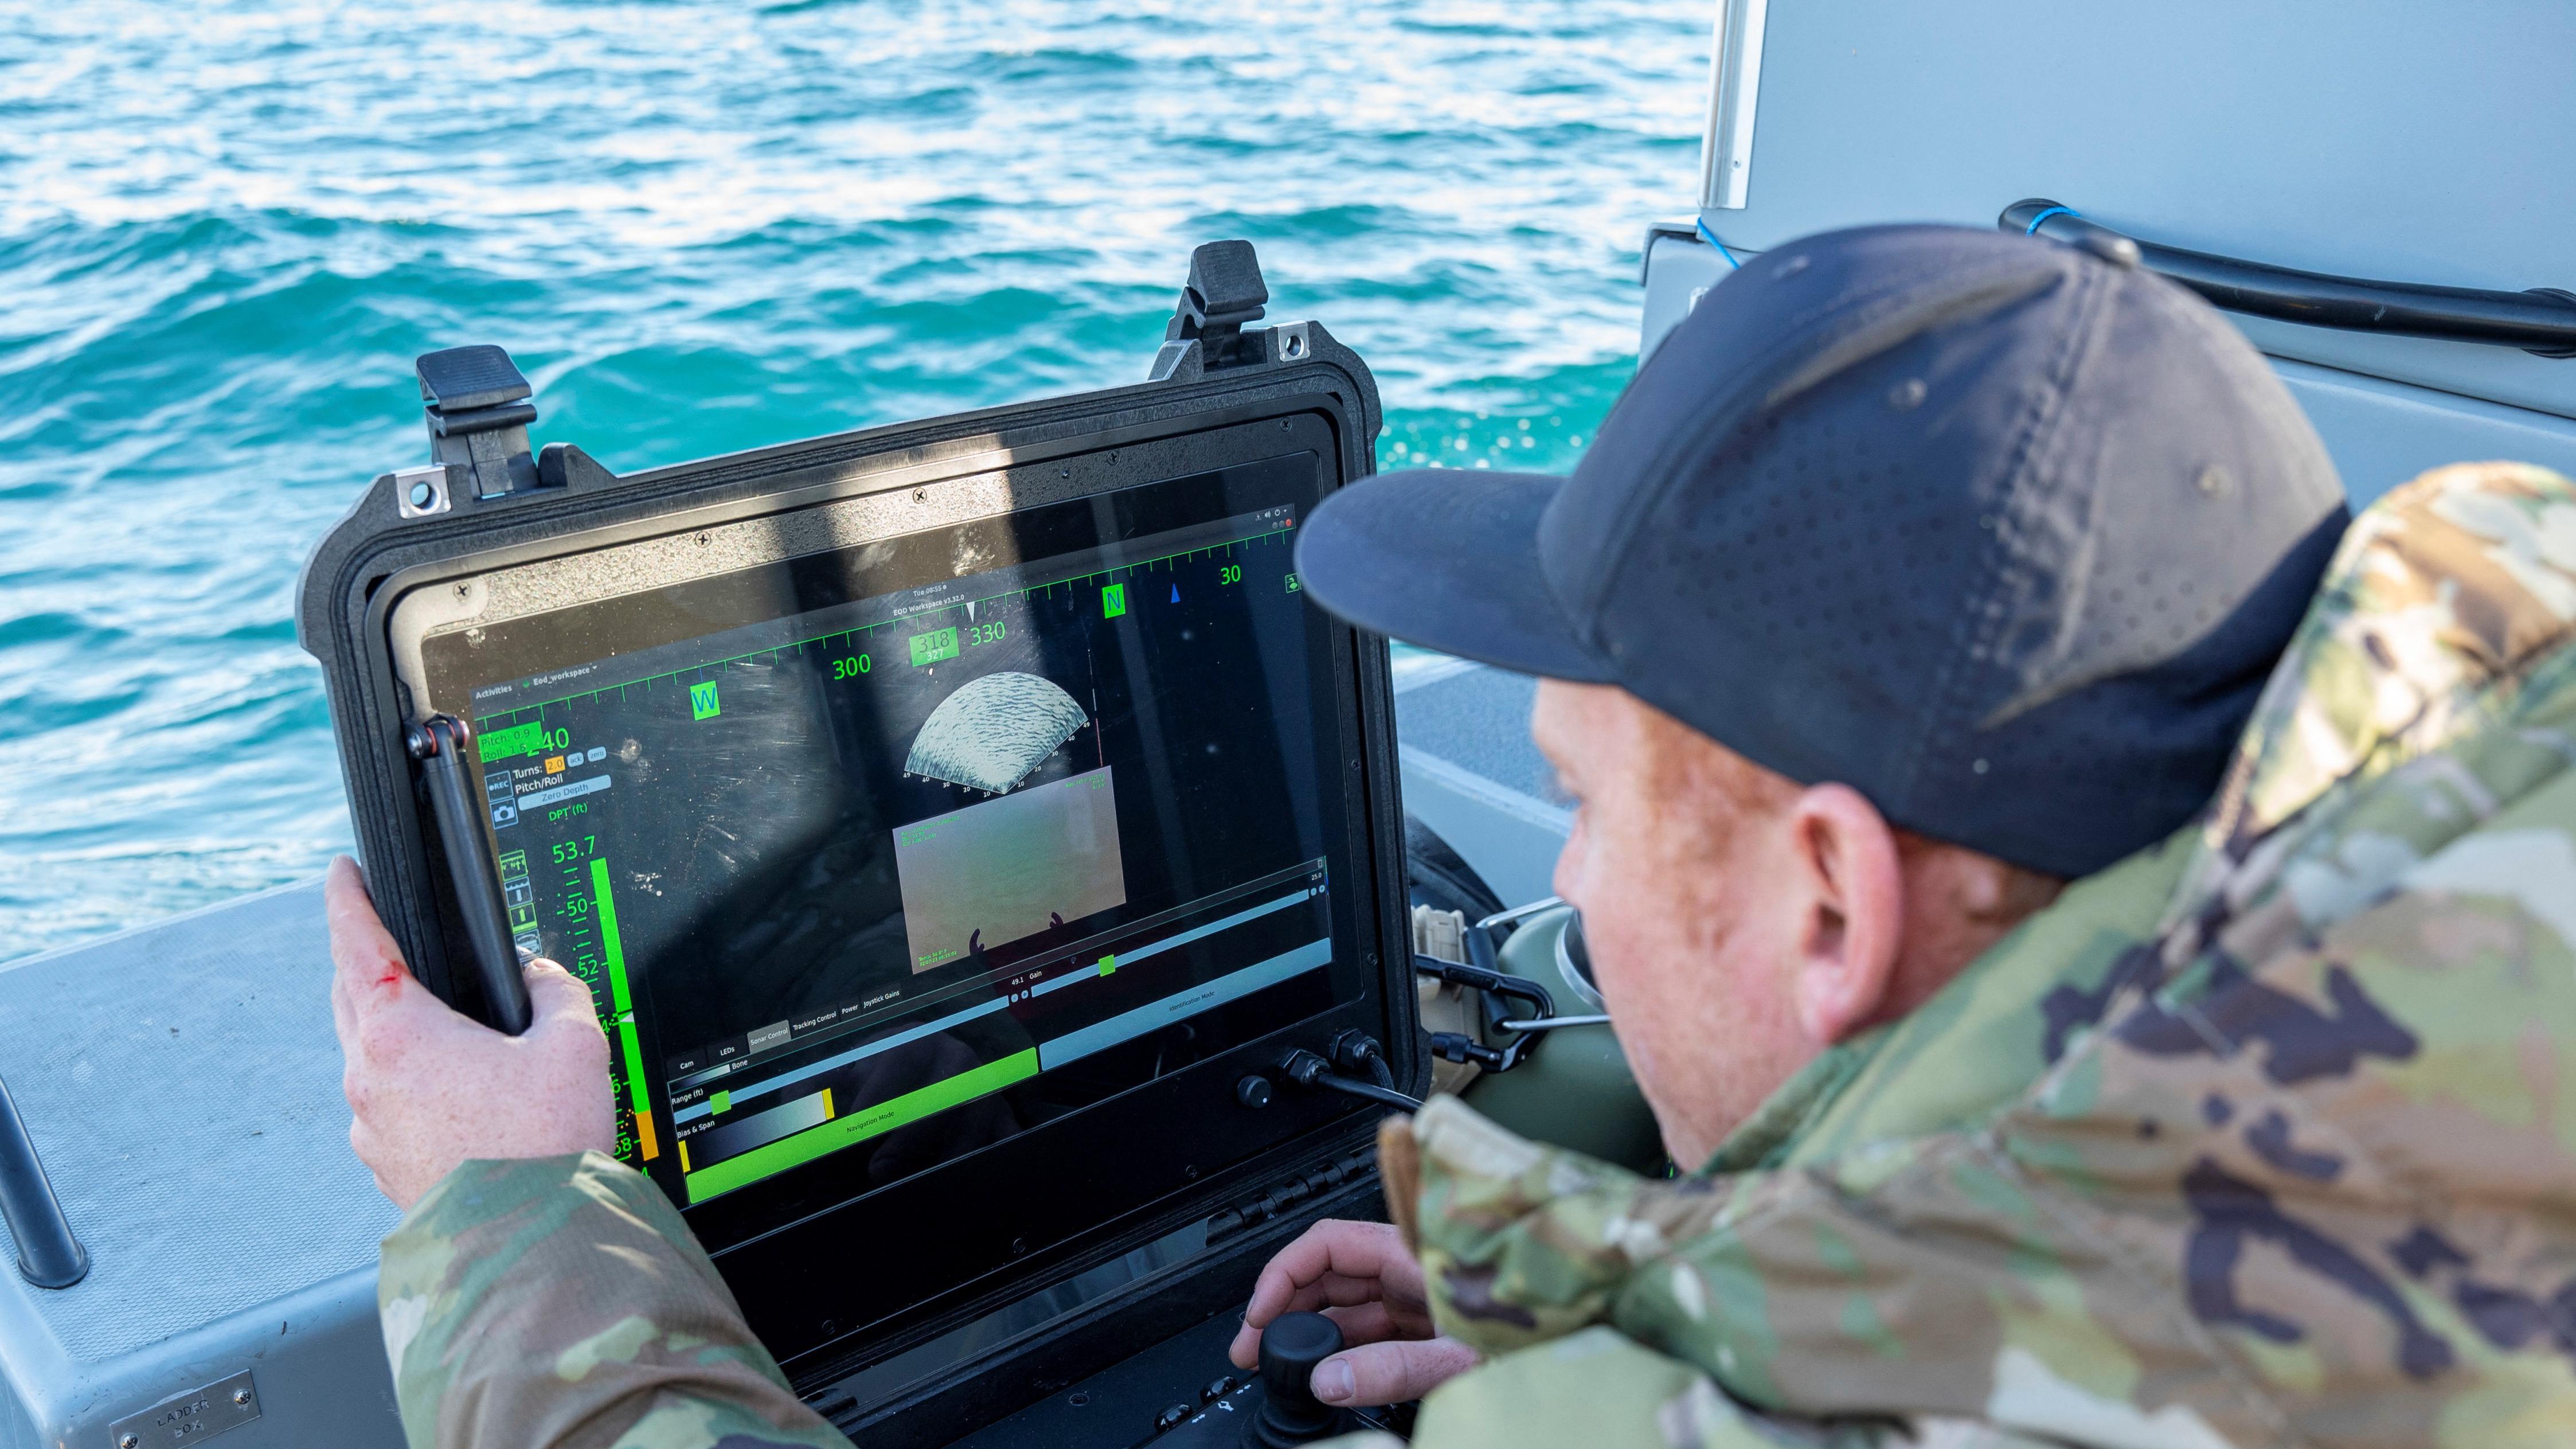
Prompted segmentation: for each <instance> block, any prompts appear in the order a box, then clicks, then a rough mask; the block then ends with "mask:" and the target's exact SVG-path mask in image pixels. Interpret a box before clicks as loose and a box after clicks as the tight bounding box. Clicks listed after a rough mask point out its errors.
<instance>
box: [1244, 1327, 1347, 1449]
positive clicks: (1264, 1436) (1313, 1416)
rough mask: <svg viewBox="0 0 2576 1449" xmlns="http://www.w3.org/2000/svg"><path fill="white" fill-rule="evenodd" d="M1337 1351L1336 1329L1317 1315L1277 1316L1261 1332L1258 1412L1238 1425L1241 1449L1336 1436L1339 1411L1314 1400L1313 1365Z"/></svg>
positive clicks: (1274, 1448)
mask: <svg viewBox="0 0 2576 1449" xmlns="http://www.w3.org/2000/svg"><path fill="white" fill-rule="evenodd" d="M1341 1351H1342V1329H1341V1325H1340V1324H1337V1323H1335V1322H1333V1320H1331V1319H1329V1318H1326V1317H1325V1316H1324V1315H1322V1314H1320V1313H1282V1314H1280V1315H1279V1316H1278V1317H1277V1318H1276V1319H1274V1320H1272V1321H1271V1324H1270V1326H1269V1327H1268V1328H1265V1329H1263V1330H1262V1331H1261V1407H1260V1408H1259V1409H1257V1410H1255V1411H1254V1413H1253V1415H1252V1417H1251V1418H1250V1419H1249V1420H1247V1421H1246V1422H1245V1423H1244V1426H1243V1442H1244V1444H1245V1446H1246V1449H1282V1446H1284V1445H1289V1444H1305V1443H1310V1442H1312V1441H1314V1440H1317V1439H1323V1438H1327V1437H1330V1436H1331V1435H1334V1434H1337V1433H1340V1432H1341V1431H1342V1428H1343V1423H1342V1411H1341V1410H1339V1409H1336V1408H1334V1407H1332V1406H1331V1405H1329V1404H1324V1403H1320V1402H1318V1401H1317V1400H1316V1398H1315V1384H1314V1378H1315V1365H1317V1364H1319V1363H1322V1362H1323V1361H1324V1360H1326V1359H1328V1358H1331V1357H1332V1356H1333V1355H1334V1354H1337V1353H1340V1352H1341Z"/></svg>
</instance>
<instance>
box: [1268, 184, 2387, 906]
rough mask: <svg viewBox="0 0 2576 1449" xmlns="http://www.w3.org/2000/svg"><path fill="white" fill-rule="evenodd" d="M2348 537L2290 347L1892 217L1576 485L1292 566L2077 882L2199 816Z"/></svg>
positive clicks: (1353, 602) (2172, 291)
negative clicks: (2288, 361) (2275, 360)
mask: <svg viewBox="0 0 2576 1449" xmlns="http://www.w3.org/2000/svg"><path fill="white" fill-rule="evenodd" d="M2348 517H2349V515H2348V513H2347V512H2346V509H2345V506H2344V491H2343V487H2342V484H2341V483H2340V482H2339V481H2338V480H2337V478H2336V476H2335V471H2334V465H2333V464H2332V463H2331V462H2329V461H2328V459H2327V457H2326V452H2325V448H2324V445H2323V444H2321V443H2320V442H2319V441H2318V439H2317V435H2316V431H2315V429H2313V428H2311V427H2310V426H2309V425H2308V421H2307V418H2306V417H2305V416H2304V415H2303V414H2301V413H2300V411H2299V408H2298V405H2297V404H2296V403H2294V402H2292V401H2291V400H2290V395H2289V393H2288V391H2287V390H2285V389H2284V388H2283V387H2282V385H2281V382H2280V380H2279V379H2278V378H2277V377H2275V376H2274V375H2273V373H2272V370H2271V368H2270V367H2268V366H2267V365H2266V364H2265V363H2264V361H2263V359H2262V357H2261V356H2260V355H2259V354H2257V353H2256V352H2255V350H2254V349H2253V348H2252V347H2251V346H2249V345H2248V344H2247V343H2246V341H2245V339H2244V338H2243V337H2242V336H2240V335H2238V333H2237V332H2236V330H2235V328H2234V327H2232V326H2230V325H2229V324H2228V323H2227V322H2226V321H2225V320H2224V319H2223V318H2221V317H2220V316H2219V315H2218V313H2217V312H2215V311H2214V310H2212V309H2211V308H2210V307H2209V306H2208V304H2206V303H2204V302H2202V301H2200V300H2199V299H2198V298H2196V297H2193V296H2191V295H2190V294H2189V293H2187V292H2185V291H2183V290H2182V289H2181V288H2179V287H2177V286H2174V285H2173V284H2172V283H2170V282H2167V281H2165V280H2164V279H2163V278H2160V277H2158V276H2155V275H2154V274H2153V273H2150V272H2147V271H2144V270H2141V269H2140V268H2138V267H2137V266H2136V264H2135V260H2134V256H2133V255H2122V254H2120V253H2118V252H2109V253H2106V254H2099V255H2097V254H2096V253H2095V252H2093V251H2089V250H2085V249H2082V248H2079V247H2072V246H2066V245H2062V244H2060V243H2057V242H2052V241H2045V240H2040V239H2036V238H2030V237H2022V236H2013V235H2008V234H2005V233H2001V232H1995V231H1986V230H1971V229H1967V228H1960V227H1940V226H1883V227H1864V228H1859V229H1855V230H1850V231H1837V232H1827V233H1824V234H1821V235H1818V236H1812V237H1808V238H1806V239H1804V240H1802V241H1797V242H1793V243H1790V244H1788V245H1785V246H1782V247H1779V248H1777V249H1775V250H1773V251H1770V252H1767V253H1765V254H1763V255H1762V256H1760V257H1758V258H1755V259H1754V260H1752V261H1748V262H1746V263H1745V264H1744V266H1743V267H1742V269H1741V270H1739V271H1737V272H1735V273H1733V274H1732V275H1730V276H1729V277H1728V278H1727V279H1726V280H1725V281H1724V282H1723V283H1721V284H1720V285H1718V286H1716V287H1714V288H1712V289H1710V291H1709V292H1708V294H1707V295H1706V296H1705V297H1703V298H1701V300H1700V302H1699V305H1698V306H1697V307H1696V308H1695V309H1694V310H1693V311H1692V313H1691V315H1690V316H1689V317H1688V318H1687V319H1686V320H1684V321H1683V322H1682V323H1681V324H1680V325H1679V326H1678V327H1676V328H1675V329H1674V330H1673V332H1672V333H1671V334H1670V335H1669V336H1668V337H1667V338H1666V340H1665V341H1664V343H1663V345H1662V346H1660V347H1658V348H1657V349H1656V350H1655V353H1654V355H1653V356H1652V357H1650V358H1648V359H1647V360H1646V363H1645V365H1644V366H1643V367H1642V368H1640V369H1639V371H1638V373H1637V376H1636V378H1635V379H1634V380H1633V381H1632V382H1631V383H1630V384H1629V386H1628V389H1627V391H1626V392H1625V393H1624V394H1623V395H1622V396H1621V397H1620V399H1619V402H1618V404H1617V406H1615V407H1614V408H1612V409H1611V412H1610V415H1609V417H1608V418H1607V419H1605V420H1604V421H1603V423H1602V425H1601V430H1600V433H1599V436H1598V437H1597V438H1595V439H1594V441H1593V445H1592V447H1591V449H1590V450H1589V451H1588V452H1586V453H1585V455H1584V457H1583V460H1582V461H1581V463H1579V464H1578V465H1577V466H1576V468H1575V470H1574V473H1573V476H1571V477H1564V478H1561V477H1556V476H1552V475H1542V474H1527V473H1520V474H1515V473H1499V472H1485V471H1456V470H1431V471H1415V472H1403V473H1389V474H1385V475H1382V476H1380V477H1376V478H1371V479H1367V480H1364V481H1362V482H1360V483H1357V484H1355V485H1353V486H1351V487H1349V488H1346V489H1344V490H1342V491H1341V492H1340V493H1338V494H1335V495H1334V496H1333V497H1331V498H1329V499H1327V500H1326V501H1325V502H1324V503H1323V504H1322V506H1320V507H1319V508H1317V509H1316V510H1315V512H1314V514H1313V516H1312V517H1311V518H1310V519H1309V520H1308V522H1307V525H1306V527H1305V528H1304V529H1303V530H1301V533H1302V535H1303V536H1302V537H1301V538H1300V539H1299V541H1298V545H1297V567H1298V574H1299V577H1300V579H1301V580H1302V581H1303V583H1304V586H1305V588H1306V589H1307V591H1308V592H1309V593H1311V594H1312V595H1313V596H1314V598H1315V600H1316V601H1317V602H1318V603H1320V604H1322V605H1323V606H1324V607H1325V608H1327V609H1330V610H1331V611H1333V612H1334V613H1335V614H1338V615H1340V616H1341V617H1343V618H1345V619H1347V620H1349V621H1350V622H1352V623H1354V624H1357V625H1358V626H1360V627H1361V628H1364V629H1370V630H1374V631H1377V632H1379V633H1383V634H1389V635H1393V636H1395V637H1398V638H1401V639H1406V640H1410V641H1412V642H1415V643H1418V644H1422V645H1424V646H1427V647H1429V648H1432V649H1438V650H1443V651H1446V652H1448V653H1452V654H1457V655H1462V656H1465V657H1467V658H1470V659H1477V660H1482V661H1484V662H1486V663H1490V664H1495V665H1499V666H1501V667H1503V668H1506V669H1513V670H1518V671H1521V672H1524V673H1529V674H1538V675H1545V676H1550V677H1553V678H1557V679H1566V680H1574V681H1578V682H1583V683H1592V684H1614V685H1618V686H1620V687H1621V688H1623V689H1626V690H1628V691H1629V692H1630V693H1632V694H1634V695H1636V696H1637V697H1639V698H1640V699H1643V700H1645V701H1646V702H1647V703H1649V704H1652V705H1654V706H1655V707H1657V708H1659V709H1661V710H1663V711H1665V712H1666V713H1668V714H1671V715H1673V716H1675V717H1676V718H1678V719H1680V720H1681V721H1683V722H1684V723H1686V724H1688V725H1690V726H1692V727H1693V728H1695V729H1698V730H1700V731H1701V732H1702V733H1704V734H1706V735H1708V736H1709V737H1710V738H1712V739H1715V740H1716V741H1718V742H1719V743H1720V744H1723V745H1725V746H1726V747H1728V748H1729V749H1732V750H1734V751H1735V752H1737V753H1738V754H1741V755H1743V756H1745V757H1746V758H1748V759H1751V760H1752V761H1754V762H1755V763H1757V764H1760V765H1763V766H1765V767H1767V768H1769V769H1771V770H1774V771H1776V772H1778V773H1780V774H1782V775H1786V776H1788V777H1789V778H1790V779H1793V780H1797V781H1800V782H1802V783H1808V784H1814V783H1818V782H1823V781H1839V782H1841V783H1843V784H1847V785H1850V786H1852V787H1853V788H1855V789H1857V790H1859V791H1861V792H1862V793H1863V794H1865V795H1867V796H1868V797H1869V799H1870V801H1871V802H1872V803H1873V804H1874V805H1876V806H1877V807H1878V809H1879V811H1880V812H1881V813H1882V814H1884V815H1885V816H1886V817H1887V818H1888V820H1889V821H1891V822H1892V823H1894V824H1896V825H1898V826H1901V827H1903V828H1905V829H1908V830H1912V831H1915V832H1917V833H1919V834H1922V835H1925V836H1929V837H1931V838H1933V839H1936V840H1945V841H1949V842H1952V843H1955V844H1959V845H1964V846H1967V847H1969V848H1971V849H1974V850H1979V851H1984V852H1986V853H1988V854H1991V855H1995V856H1998V857H2000V858H2002V859H2004V860H2007V861H2011V862H2013V863H2015V864H2018V865H2022V866H2027V867H2029V868H2031V869H2034V870H2039V871H2044V872H2047V873H2049V874H2052V875H2059V876H2079V875H2085V874H2089V873H2091V872H2093V871H2096V870H2099V869H2101V868H2102V867H2104V866H2106V865H2109V864H2111V863H2112V862H2113V861H2116V860H2118V859H2119V858H2121V857H2122V856H2124V855H2127V854H2129V853H2131V852H2132V851H2135V850H2138V849H2140V848H2142V847H2144V846H2146V845H2149V844H2152V843H2153V842H2155V841H2157V840H2159V839H2162V838H2163V837H2164V836H2166V835H2168V834H2170V833H2171V832H2173V831H2174V830H2175V829H2177V828H2179V827H2180V826H2181V825H2183V824H2184V823H2185V822H2186V821H2188V820H2189V819H2190V818H2191V817H2192V815H2193V814H2194V812H2196V811H2197V810H2198V809H2199V808H2200V807H2201V805H2202V804H2203V803H2205V802H2206V801H2207V799H2208V798H2209V795H2210V793H2211V791H2212V790H2213V789H2215V788H2216V785H2217V782H2218V777H2219V773H2220V771H2221V770H2222V769H2223V768H2224V765H2225V762H2226V759H2227V757H2228V754H2229V752H2230V751H2231V749H2232V748H2233V747H2234V745H2235V743H2236V739H2237V736H2238V734H2239V732H2240V731H2241V730H2242V729H2243V728H2244V725H2245V721H2246V717H2247V716H2248V715H2249V714H2250V713H2251V712H2252V710H2253V707H2254V700H2255V696H2256V695H2257V693H2259V692H2260V690H2261V689H2262V686H2263V683H2264V680H2265V679H2266V678H2267V677H2268V676H2269V674H2270V672H2271V670H2272V667H2273V665H2274V664H2275V663H2276V662H2277V661H2278V659H2279V657H2280V655H2281V652H2282V650H2283V649H2284V648H2285V647H2286V646H2287V645H2288V643H2289V640H2290V636H2291V633H2292V631H2293V630H2294V629H2295V628H2296V627H2297V625H2298V622H2299V620H2300V618H2301V616H2302V615H2303V614H2304V613H2305V612H2306V609H2307V606H2308V603H2309V600H2310V597H2311V596H2312V595H2313V593H2314V592H2315V589H2316V585H2317V580H2318V577H2319V575H2320V574H2321V573H2322V572H2323V571H2324V568H2325V565H2326V561H2327V559H2328V558H2329V557H2330V556H2331V554H2332V552H2333V549H2334V545H2335V541H2336V539H2337V538H2338V537H2340V536H2341V534H2342V532H2343V528H2344V525H2345V523H2346V522H2347V520H2348Z"/></svg>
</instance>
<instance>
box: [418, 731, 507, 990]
mask: <svg viewBox="0 0 2576 1449" xmlns="http://www.w3.org/2000/svg"><path fill="white" fill-rule="evenodd" d="M473 739H474V729H473V726H471V725H468V724H467V723H466V722H465V721H463V720H461V719H458V718H456V717H455V716H454V715H446V714H434V715H431V716H430V717H429V718H428V719H426V720H423V721H421V722H420V723H419V724H416V725H414V726H412V727H411V730H410V732H409V733H408V734H406V735H405V736H404V738H403V745H404V748H406V749H407V750H409V751H410V753H411V757H412V759H414V760H415V761H417V762H419V765H420V775H421V783H423V784H424V785H426V786H428V787H429V804H430V809H431V810H432V811H434V812H435V813H436V814H437V816H438V838H439V841H440V843H441V844H443V845H445V846H446V847H447V874H448V877H449V879H450V880H451V881H452V882H453V883H454V885H455V887H456V913H457V915H459V916H461V917H463V918H464V921H465V943H466V953H467V954H468V955H470V956H471V957H473V960H474V972H475V975H476V976H477V977H478V978H479V979H480V980H481V981H482V983H483V1001H484V1004H485V1007H486V1009H487V1010H489V1011H490V1012H491V1017H490V1019H489V1021H490V1024H491V1025H492V1026H494V1027H497V1028H499V1029H500V1030H502V1031H505V1032H508V1033H509V1034H510V1035H512V1036H517V1035H519V1034H520V1033H521V1032H524V1031H526V1030H527V1029H528V1021H529V1011H528V983H527V980H526V978H524V977H522V976H521V975H520V974H519V948H518V947H517V946H516V945H515V944H513V943H512V941H511V939H510V908H509V907H508V906H507V905H506V904H504V903H503V901H502V899H501V872H500V871H499V869H498V868H497V867H495V866H494V865H493V863H492V849H491V838H490V837H489V836H488V835H486V834H485V833H484V829H483V797H482V792H481V791H479V790H477V789H476V788H475V779H474V771H473V767H472V761H471V760H470V759H469V758H468V757H467V754H466V749H465V747H466V746H467V745H468V744H470V743H471V742H472V741H473Z"/></svg>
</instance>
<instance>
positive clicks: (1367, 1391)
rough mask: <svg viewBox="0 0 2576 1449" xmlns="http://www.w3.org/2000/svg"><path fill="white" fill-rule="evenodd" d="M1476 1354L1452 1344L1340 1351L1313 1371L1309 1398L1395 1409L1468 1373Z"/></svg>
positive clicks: (1416, 1342)
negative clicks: (1385, 1405) (1390, 1406)
mask: <svg viewBox="0 0 2576 1449" xmlns="http://www.w3.org/2000/svg"><path fill="white" fill-rule="evenodd" d="M1476 1363H1477V1358H1476V1351H1475V1350H1474V1349H1472V1348H1469V1347H1468V1346H1467V1345H1465V1344H1463V1343H1460V1342H1459V1341H1458V1340H1456V1339H1454V1338H1430V1339H1391V1340H1389V1341H1387V1342H1385V1343H1365V1344H1362V1345H1360V1346H1359V1347H1358V1348H1353V1349H1345V1350H1343V1351H1342V1352H1340V1353H1337V1354H1335V1355H1333V1356H1332V1357H1331V1358H1328V1359H1326V1360H1324V1361H1323V1362H1322V1363H1319V1364H1317V1365H1315V1377H1314V1379H1313V1380H1312V1383H1313V1384H1314V1388H1315V1397H1316V1398H1319V1399H1321V1400H1323V1401H1324V1402H1325V1403H1328V1404H1340V1405H1345V1406H1351V1405H1368V1404H1400V1403H1402V1402H1404V1401H1405V1400H1407V1399H1418V1398H1421V1397H1422V1396H1423V1395H1424V1394H1427V1393H1429V1392H1431V1391H1432V1390H1433V1389H1436V1388H1438V1387H1439V1386H1440V1385H1442V1384H1444V1383H1447V1382H1448V1381H1449V1380H1451V1379H1453V1378H1456V1377H1457V1376H1458V1375H1460V1374H1462V1373H1465V1372H1466V1371H1467V1370H1469V1369H1471V1368H1474V1367H1475V1366H1476Z"/></svg>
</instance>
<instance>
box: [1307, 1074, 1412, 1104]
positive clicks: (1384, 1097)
mask: <svg viewBox="0 0 2576 1449" xmlns="http://www.w3.org/2000/svg"><path fill="white" fill-rule="evenodd" d="M1308 1085H1310V1086H1317V1087H1321V1088H1323V1089H1324V1090H1325V1091H1327V1092H1339V1093H1341V1094H1342V1095H1343V1096H1345V1097H1362V1098H1365V1099H1367V1100H1369V1101H1371V1102H1377V1103H1381V1104H1383V1105H1385V1106H1389V1107H1393V1108H1394V1109H1396V1110H1397V1111H1399V1112H1419V1111H1421V1110H1422V1099H1421V1098H1420V1097H1408V1096H1406V1095H1404V1094H1403V1093H1402V1092H1399V1091H1397V1090H1395V1089H1394V1088H1392V1087H1381V1086H1379V1085H1378V1084H1377V1083H1375V1082H1363V1081H1360V1080H1358V1079H1357V1078H1354V1077H1342V1076H1335V1075H1334V1074H1333V1073H1331V1072H1326V1073H1324V1074H1322V1075H1321V1076H1318V1077H1317V1078H1315V1080H1314V1081H1313V1082H1311V1083H1309V1084H1308Z"/></svg>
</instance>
